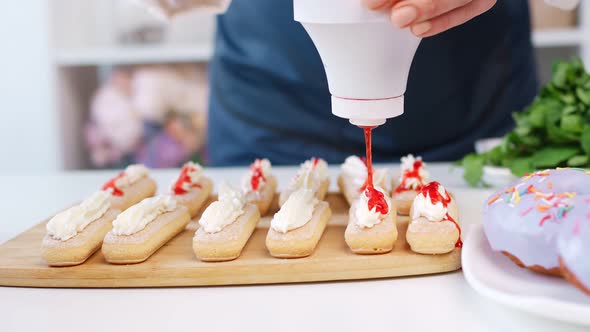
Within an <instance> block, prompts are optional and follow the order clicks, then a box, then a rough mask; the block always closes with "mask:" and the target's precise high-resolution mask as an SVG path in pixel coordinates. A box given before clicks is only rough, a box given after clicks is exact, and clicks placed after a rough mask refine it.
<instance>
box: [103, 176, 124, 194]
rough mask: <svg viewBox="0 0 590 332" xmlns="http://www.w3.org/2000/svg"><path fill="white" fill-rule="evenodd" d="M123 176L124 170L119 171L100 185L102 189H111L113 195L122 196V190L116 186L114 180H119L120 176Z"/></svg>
mask: <svg viewBox="0 0 590 332" xmlns="http://www.w3.org/2000/svg"><path fill="white" fill-rule="evenodd" d="M124 176H125V172H121V173H119V175H117V176H115V177H114V178H112V179H110V180H109V181H107V182H106V183H105V184H103V185H102V188H101V189H102V190H109V189H111V191H112V192H111V195H113V196H123V190H121V189H120V188H118V187H117V185H116V184H115V182H117V180H119V179H120V178H122V177H124Z"/></svg>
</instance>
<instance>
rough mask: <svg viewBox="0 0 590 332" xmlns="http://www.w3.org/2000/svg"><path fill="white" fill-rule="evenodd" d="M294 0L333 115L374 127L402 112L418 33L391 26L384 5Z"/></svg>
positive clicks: (346, 0)
mask: <svg viewBox="0 0 590 332" xmlns="http://www.w3.org/2000/svg"><path fill="white" fill-rule="evenodd" d="M293 5H294V14H295V20H296V21H299V22H301V24H302V25H303V27H304V28H305V30H306V31H307V33H308V34H309V36H310V37H311V39H312V40H313V42H314V44H315V46H316V48H317V49H318V52H319V53H320V56H321V58H322V62H323V63H324V68H325V70H326V75H327V78H328V85H329V87H330V93H331V94H332V113H334V115H336V116H339V117H342V118H346V119H349V120H350V122H351V123H352V124H354V125H357V126H378V125H382V124H384V123H385V120H386V119H388V118H392V117H396V116H399V115H401V114H402V113H403V112H404V93H405V92H406V85H407V81H408V74H409V71H410V66H411V64H412V59H413V58H414V54H415V53H416V49H417V48H418V45H419V44H420V38H418V37H416V36H414V35H413V34H412V33H411V32H410V31H409V29H399V28H396V27H394V26H393V25H392V24H391V21H390V15H389V12H388V11H387V10H384V11H373V10H369V9H367V8H366V7H365V6H364V5H363V3H362V1H361V0H294V1H293Z"/></svg>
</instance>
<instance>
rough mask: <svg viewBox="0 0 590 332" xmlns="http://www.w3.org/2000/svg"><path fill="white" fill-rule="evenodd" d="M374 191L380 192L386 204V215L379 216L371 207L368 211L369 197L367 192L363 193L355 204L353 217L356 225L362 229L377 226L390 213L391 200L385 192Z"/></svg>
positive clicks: (377, 188) (379, 189)
mask: <svg viewBox="0 0 590 332" xmlns="http://www.w3.org/2000/svg"><path fill="white" fill-rule="evenodd" d="M375 189H376V190H378V191H380V192H381V193H382V194H383V197H384V198H385V202H386V203H387V211H388V212H387V214H381V213H380V212H377V208H376V207H373V208H372V209H371V210H369V197H367V192H366V191H364V192H363V193H362V194H361V195H360V196H359V199H358V201H357V203H356V208H355V210H354V216H355V219H356V224H357V225H358V226H360V227H363V228H372V227H373V226H375V225H377V224H379V223H380V222H381V221H383V219H385V217H387V216H388V215H389V213H390V212H391V200H390V199H389V196H388V195H387V193H386V192H385V190H383V189H381V188H379V187H375Z"/></svg>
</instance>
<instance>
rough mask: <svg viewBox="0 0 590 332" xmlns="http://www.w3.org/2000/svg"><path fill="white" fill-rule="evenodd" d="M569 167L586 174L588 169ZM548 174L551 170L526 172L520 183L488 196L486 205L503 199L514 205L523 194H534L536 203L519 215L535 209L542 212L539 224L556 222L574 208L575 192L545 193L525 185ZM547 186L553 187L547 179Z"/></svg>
mask: <svg viewBox="0 0 590 332" xmlns="http://www.w3.org/2000/svg"><path fill="white" fill-rule="evenodd" d="M561 169H562V168H561ZM569 169H573V170H579V171H583V172H586V173H587V174H588V171H587V170H585V169H581V168H569ZM557 170H560V168H558V169H557ZM549 175H551V170H544V171H538V172H534V173H532V174H528V175H526V176H524V177H523V178H522V179H521V181H520V183H518V184H517V185H515V186H513V187H510V188H507V189H506V190H504V191H503V192H499V193H497V194H496V195H494V196H493V197H492V198H490V200H489V201H488V205H491V204H494V203H496V202H499V201H504V202H505V203H507V204H508V205H509V206H511V207H516V205H518V204H519V203H520V201H521V199H522V197H523V196H525V195H528V194H534V197H533V200H535V201H538V203H537V205H536V206H534V207H528V208H526V209H524V210H523V211H522V212H521V213H520V216H525V215H527V214H529V213H530V212H531V211H533V210H535V209H536V210H537V211H538V212H540V213H541V214H543V216H542V217H541V220H539V226H543V225H544V224H545V223H546V222H547V221H555V222H558V221H559V220H560V219H563V218H565V217H566V216H567V214H568V213H569V212H570V211H571V210H572V209H573V208H574V205H573V204H571V199H572V198H574V197H576V193H575V192H563V193H558V194H556V193H552V192H550V193H547V192H542V191H541V190H539V189H537V188H535V186H534V185H532V184H529V185H528V186H526V183H525V181H527V180H530V179H532V178H535V177H539V180H538V181H537V183H543V182H544V181H545V180H546V179H547V176H549ZM525 186H526V187H525ZM547 188H548V189H553V183H552V182H551V181H547ZM586 202H589V203H590V198H588V199H587V200H586ZM588 218H589V219H590V215H589V216H588Z"/></svg>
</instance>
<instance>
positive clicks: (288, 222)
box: [270, 188, 319, 233]
mask: <svg viewBox="0 0 590 332" xmlns="http://www.w3.org/2000/svg"><path fill="white" fill-rule="evenodd" d="M318 203H319V201H318V200H317V198H315V195H314V192H313V191H312V190H309V189H305V188H301V189H298V190H296V191H294V192H293V193H292V194H291V195H290V196H289V198H288V199H287V201H286V202H285V204H283V206H282V207H281V209H280V210H279V212H277V213H275V215H274V217H273V218H272V220H271V222H270V227H272V229H274V230H275V231H277V232H280V233H287V232H288V231H290V230H292V229H296V228H299V227H302V226H303V225H305V224H307V223H308V222H309V221H310V220H311V217H312V216H313V210H314V209H315V206H316V205H317V204H318Z"/></svg>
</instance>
